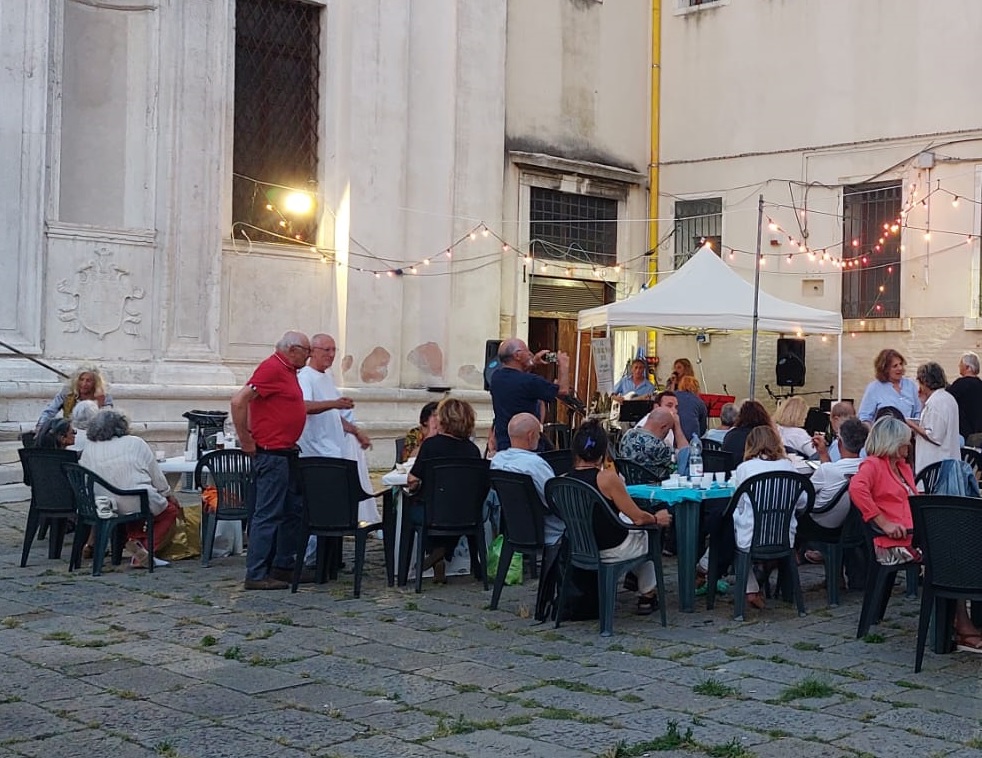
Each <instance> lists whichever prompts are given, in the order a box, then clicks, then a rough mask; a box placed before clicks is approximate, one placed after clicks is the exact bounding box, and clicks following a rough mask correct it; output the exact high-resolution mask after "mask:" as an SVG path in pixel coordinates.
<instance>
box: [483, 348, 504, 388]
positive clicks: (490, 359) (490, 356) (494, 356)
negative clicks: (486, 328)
mask: <svg viewBox="0 0 982 758" xmlns="http://www.w3.org/2000/svg"><path fill="white" fill-rule="evenodd" d="M499 347H501V340H486V341H485V342H484V391H485V392H490V391H491V374H493V373H494V372H495V371H497V370H498V369H499V368H501V363H500V362H499V361H498V348H499Z"/></svg>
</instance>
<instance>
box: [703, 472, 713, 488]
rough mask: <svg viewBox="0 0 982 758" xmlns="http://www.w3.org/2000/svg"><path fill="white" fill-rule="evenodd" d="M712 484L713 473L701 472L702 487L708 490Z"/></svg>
mask: <svg viewBox="0 0 982 758" xmlns="http://www.w3.org/2000/svg"><path fill="white" fill-rule="evenodd" d="M712 486H713V475H712V474H703V475H702V488H703V489H705V490H708V489H709V488H710V487H712Z"/></svg>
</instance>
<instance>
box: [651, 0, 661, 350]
mask: <svg viewBox="0 0 982 758" xmlns="http://www.w3.org/2000/svg"><path fill="white" fill-rule="evenodd" d="M660 100H661V0H651V150H650V159H649V161H648V249H649V250H652V251H654V252H652V253H651V255H650V256H648V281H650V280H651V279H652V278H653V277H655V276H657V274H658V250H657V247H658V160H659V156H658V150H659V139H658V138H659V108H660V105H661V103H660ZM657 348H658V345H657V339H656V333H655V332H654V331H650V332H648V355H656V354H657Z"/></svg>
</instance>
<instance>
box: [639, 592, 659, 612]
mask: <svg viewBox="0 0 982 758" xmlns="http://www.w3.org/2000/svg"><path fill="white" fill-rule="evenodd" d="M657 610H658V593H657V592H652V593H651V594H650V595H638V610H637V614H638V615H639V616H650V615H651V614H652V613H654V612H655V611H657Z"/></svg>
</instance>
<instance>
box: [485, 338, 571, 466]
mask: <svg viewBox="0 0 982 758" xmlns="http://www.w3.org/2000/svg"><path fill="white" fill-rule="evenodd" d="M548 353H549V351H548V350H540V351H539V352H537V353H532V351H531V350H529V348H528V345H526V344H525V342H524V341H523V340H520V339H517V338H514V339H509V340H505V341H504V342H502V343H501V346H500V347H499V348H498V360H499V361H501V368H499V369H498V370H497V371H495V372H494V374H492V376H491V382H490V384H491V404H492V406H493V407H494V429H493V432H494V433H493V435H492V437H493V443H492V442H491V440H489V442H488V444H489V445H492V444H493V449H495V450H506V449H507V448H508V447H509V446H510V445H511V442H510V441H509V439H508V422H509V421H511V419H512V416H516V415H518V414H519V413H531V414H532V415H533V416H535V417H536V418H541V415H540V413H539V403H540V402H547V403H548V402H551V401H553V400H555V399H556V397H557V396H558V395H565V394H568V393H569V356H568V355H567V354H566V353H558V354H557V359H556V366H557V368H558V374H559V377H558V380H557V381H556V382H550V381H548V380H546V379H543V378H542V377H541V376H539V375H538V374H533V373H531V370H532V368H533V367H535V366H542V365H545V364H546V363H548V361H545V360H543V357H544V356H545V355H547V354H548Z"/></svg>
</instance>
